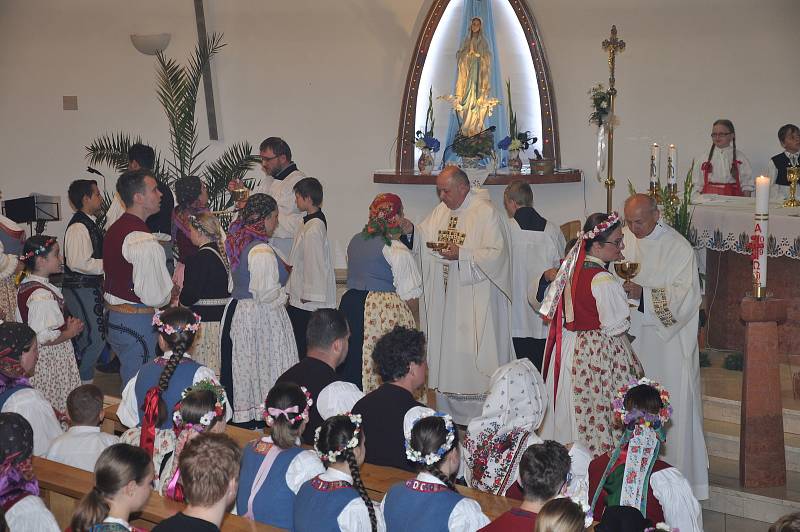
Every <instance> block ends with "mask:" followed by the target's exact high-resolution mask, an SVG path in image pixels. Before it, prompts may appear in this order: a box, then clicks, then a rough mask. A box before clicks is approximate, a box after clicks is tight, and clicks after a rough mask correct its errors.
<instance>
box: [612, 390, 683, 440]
mask: <svg viewBox="0 0 800 532" xmlns="http://www.w3.org/2000/svg"><path fill="white" fill-rule="evenodd" d="M641 385H646V386H652V387H653V388H655V389H656V390H658V395H659V397H660V398H661V402H662V403H663V406H662V407H661V409H660V410H659V411H658V414H651V413H650V412H643V411H641V410H638V409H637V410H631V411H630V412H629V411H628V410H627V409H626V408H625V395H627V393H628V391H629V390H630V389H631V388H634V387H636V386H641ZM611 406H612V407H613V408H614V413H615V414H616V417H617V418H618V419H619V420H620V421H622V424H623V425H625V426H626V427H627V426H629V425H630V424H631V423H633V424H634V425H644V426H646V427H652V428H654V429H656V430H658V429H660V428H661V427H663V426H664V425H666V424H667V422H668V421H669V419H670V418H671V417H672V405H671V404H670V402H669V392H668V391H667V390H665V389H664V388H662V387H661V385H660V384H659V383H657V382H655V381H653V380H650V379H648V378H647V377H642V378H641V379H639V380H636V379H631V381H630V382H629V383H628V384H626V385H624V386H622V387H621V388H620V389H619V391H618V392H617V397H616V399H614V401H612V403H611Z"/></svg>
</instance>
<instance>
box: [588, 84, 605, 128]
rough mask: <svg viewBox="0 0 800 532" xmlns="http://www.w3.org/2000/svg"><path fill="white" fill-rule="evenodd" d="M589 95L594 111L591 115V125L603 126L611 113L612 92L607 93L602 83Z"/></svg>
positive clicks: (592, 89) (593, 88)
mask: <svg viewBox="0 0 800 532" xmlns="http://www.w3.org/2000/svg"><path fill="white" fill-rule="evenodd" d="M588 94H589V101H590V102H591V104H592V109H593V111H592V113H591V114H590V115H589V123H590V124H597V125H598V126H601V125H603V124H604V123H605V121H606V118H607V117H608V113H609V112H610V111H611V92H609V91H607V90H606V88H605V87H604V86H603V84H602V83H598V84H597V85H595V86H594V87H592V88H591V89H590V90H589V93H588Z"/></svg>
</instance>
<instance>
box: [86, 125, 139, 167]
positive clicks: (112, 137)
mask: <svg viewBox="0 0 800 532" xmlns="http://www.w3.org/2000/svg"><path fill="white" fill-rule="evenodd" d="M140 142H142V138H141V137H139V136H136V137H135V138H131V136H130V135H128V134H127V133H120V132H117V133H106V134H105V135H103V136H101V137H97V138H96V139H94V140H93V141H92V143H91V144H89V145H88V146H86V158H87V159H88V160H89V164H91V165H99V164H103V165H106V166H110V167H112V168H113V169H114V170H116V171H117V172H123V171H124V170H125V169H126V168H127V167H128V150H129V149H130V147H131V146H132V145H134V144H136V143H140Z"/></svg>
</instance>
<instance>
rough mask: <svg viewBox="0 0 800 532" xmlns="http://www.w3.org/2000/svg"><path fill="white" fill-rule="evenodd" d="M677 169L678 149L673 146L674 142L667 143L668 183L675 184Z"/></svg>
mask: <svg viewBox="0 0 800 532" xmlns="http://www.w3.org/2000/svg"><path fill="white" fill-rule="evenodd" d="M677 170H678V150H677V149H676V148H675V145H674V144H670V145H669V151H668V152H667V182H668V183H669V184H670V185H675V184H677V183H678V179H677V177H676V176H677V174H678V172H677Z"/></svg>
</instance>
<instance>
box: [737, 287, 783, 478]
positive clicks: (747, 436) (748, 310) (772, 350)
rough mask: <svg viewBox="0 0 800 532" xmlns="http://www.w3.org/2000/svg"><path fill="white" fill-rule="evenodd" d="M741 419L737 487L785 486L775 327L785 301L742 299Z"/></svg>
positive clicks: (778, 358)
mask: <svg viewBox="0 0 800 532" xmlns="http://www.w3.org/2000/svg"><path fill="white" fill-rule="evenodd" d="M740 315H741V318H742V321H744V322H745V348H744V375H743V377H742V419H741V426H740V431H741V433H740V438H739V483H740V484H741V485H742V486H744V487H746V488H763V487H769V486H784V485H786V456H785V454H784V453H785V451H784V444H783V407H782V404H781V381H780V366H779V364H780V360H781V359H782V357H780V356H779V354H778V323H780V322H782V321H784V320H785V319H786V300H784V299H772V298H766V299H764V300H761V301H758V300H756V299H754V298H752V297H745V298H744V299H742V303H741V313H740Z"/></svg>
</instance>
